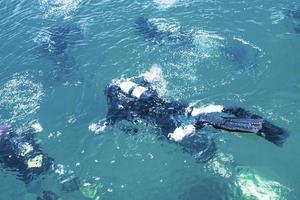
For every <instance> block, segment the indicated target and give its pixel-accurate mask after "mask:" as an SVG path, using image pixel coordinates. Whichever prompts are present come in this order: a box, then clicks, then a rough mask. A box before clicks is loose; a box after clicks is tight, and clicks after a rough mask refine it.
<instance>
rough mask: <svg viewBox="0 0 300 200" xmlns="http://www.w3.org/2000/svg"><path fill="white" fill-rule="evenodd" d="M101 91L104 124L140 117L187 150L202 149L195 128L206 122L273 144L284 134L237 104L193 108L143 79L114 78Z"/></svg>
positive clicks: (283, 139)
mask: <svg viewBox="0 0 300 200" xmlns="http://www.w3.org/2000/svg"><path fill="white" fill-rule="evenodd" d="M105 95H106V96H107V102H108V106H109V107H108V112H107V116H106V121H105V124H104V125H105V126H108V125H113V124H115V123H116V122H118V121H122V120H127V121H131V122H135V121H136V120H137V119H142V120H145V121H146V123H150V124H154V125H156V126H157V127H159V128H160V133H161V135H163V136H164V137H165V138H168V139H169V140H171V141H174V142H176V143H179V144H180V145H181V146H183V148H184V150H186V151H188V152H190V153H195V152H197V151H198V150H201V149H203V145H204V144H205V142H207V138H206V139H205V140H206V141H203V137H204V134H196V132H197V130H199V129H201V128H203V127H205V126H207V125H209V126H212V127H214V128H216V129H221V130H226V131H231V132H246V133H254V134H256V135H258V136H260V137H263V138H264V139H266V140H268V141H270V142H271V143H273V144H275V145H277V146H282V144H283V143H284V141H285V139H286V137H287V136H288V133H287V132H286V131H285V130H284V129H282V128H280V127H278V126H276V125H273V124H272V123H270V122H268V121H267V120H265V119H263V118H262V117H260V116H258V115H256V114H252V113H250V112H249V111H246V110H245V109H243V108H240V107H230V106H221V105H209V106H206V107H202V108H196V107H194V106H190V105H189V104H187V103H182V102H178V101H169V100H167V99H163V98H161V97H159V95H158V92H157V91H156V90H155V89H153V88H152V87H151V85H150V83H149V82H148V81H147V80H143V81H142V82H140V83H138V84H137V83H134V82H132V81H131V80H126V79H125V80H124V79H123V80H122V79H121V80H117V81H114V82H113V83H112V84H110V85H108V86H107V87H106V89H105ZM180 117H185V118H188V119H190V118H191V119H192V120H193V122H192V123H191V124H189V125H185V126H183V125H181V122H180ZM199 136H201V137H200V138H199ZM204 138H205V137H204ZM213 146H214V145H213V144H212V149H214V147H213ZM205 148H206V147H205ZM210 154H211V152H210ZM209 157H211V156H209ZM208 159H209V158H208Z"/></svg>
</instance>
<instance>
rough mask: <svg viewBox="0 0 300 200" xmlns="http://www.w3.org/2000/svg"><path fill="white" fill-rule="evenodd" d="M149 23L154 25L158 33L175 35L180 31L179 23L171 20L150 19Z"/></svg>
mask: <svg viewBox="0 0 300 200" xmlns="http://www.w3.org/2000/svg"><path fill="white" fill-rule="evenodd" d="M149 21H150V22H151V23H153V24H155V25H156V28H157V29H158V30H159V31H163V32H171V33H173V34H176V33H179V32H180V29H181V26H180V23H179V22H178V21H176V20H175V19H172V18H151V19H149Z"/></svg>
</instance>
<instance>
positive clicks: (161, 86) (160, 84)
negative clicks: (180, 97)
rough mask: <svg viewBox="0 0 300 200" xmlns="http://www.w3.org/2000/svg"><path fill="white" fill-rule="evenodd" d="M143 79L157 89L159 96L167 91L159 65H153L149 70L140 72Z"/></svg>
mask: <svg viewBox="0 0 300 200" xmlns="http://www.w3.org/2000/svg"><path fill="white" fill-rule="evenodd" d="M141 76H143V78H144V80H146V81H147V82H149V83H151V86H152V87H153V88H154V89H155V90H157V91H158V94H159V95H160V96H164V95H166V93H167V81H166V80H165V79H164V75H163V72H162V70H161V68H160V66H159V65H153V66H152V67H151V68H150V70H149V71H146V72H145V73H142V74H141Z"/></svg>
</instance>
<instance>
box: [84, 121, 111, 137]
mask: <svg viewBox="0 0 300 200" xmlns="http://www.w3.org/2000/svg"><path fill="white" fill-rule="evenodd" d="M107 126H108V122H107V121H102V122H99V123H97V124H96V123H92V124H90V125H89V127H88V129H89V130H90V131H92V132H94V133H95V134H100V133H101V132H103V131H105V129H106V128H107Z"/></svg>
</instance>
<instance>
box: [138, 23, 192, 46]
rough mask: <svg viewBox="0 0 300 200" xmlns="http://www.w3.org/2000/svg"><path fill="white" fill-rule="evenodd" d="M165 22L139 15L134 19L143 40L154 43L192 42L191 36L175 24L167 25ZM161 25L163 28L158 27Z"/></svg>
mask: <svg viewBox="0 0 300 200" xmlns="http://www.w3.org/2000/svg"><path fill="white" fill-rule="evenodd" d="M167 23H168V22H166V21H161V19H148V18H145V17H139V18H137V19H136V20H135V27H136V29H137V31H138V32H139V33H140V34H141V35H142V36H143V37H144V38H145V40H149V41H152V42H154V43H158V44H162V43H167V44H181V45H186V44H190V43H191V42H192V38H191V36H190V35H189V34H187V33H185V32H184V31H182V29H181V28H180V27H176V24H173V25H172V24H171V25H168V24H167ZM161 26H164V28H160V27H161ZM167 26H169V27H167Z"/></svg>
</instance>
